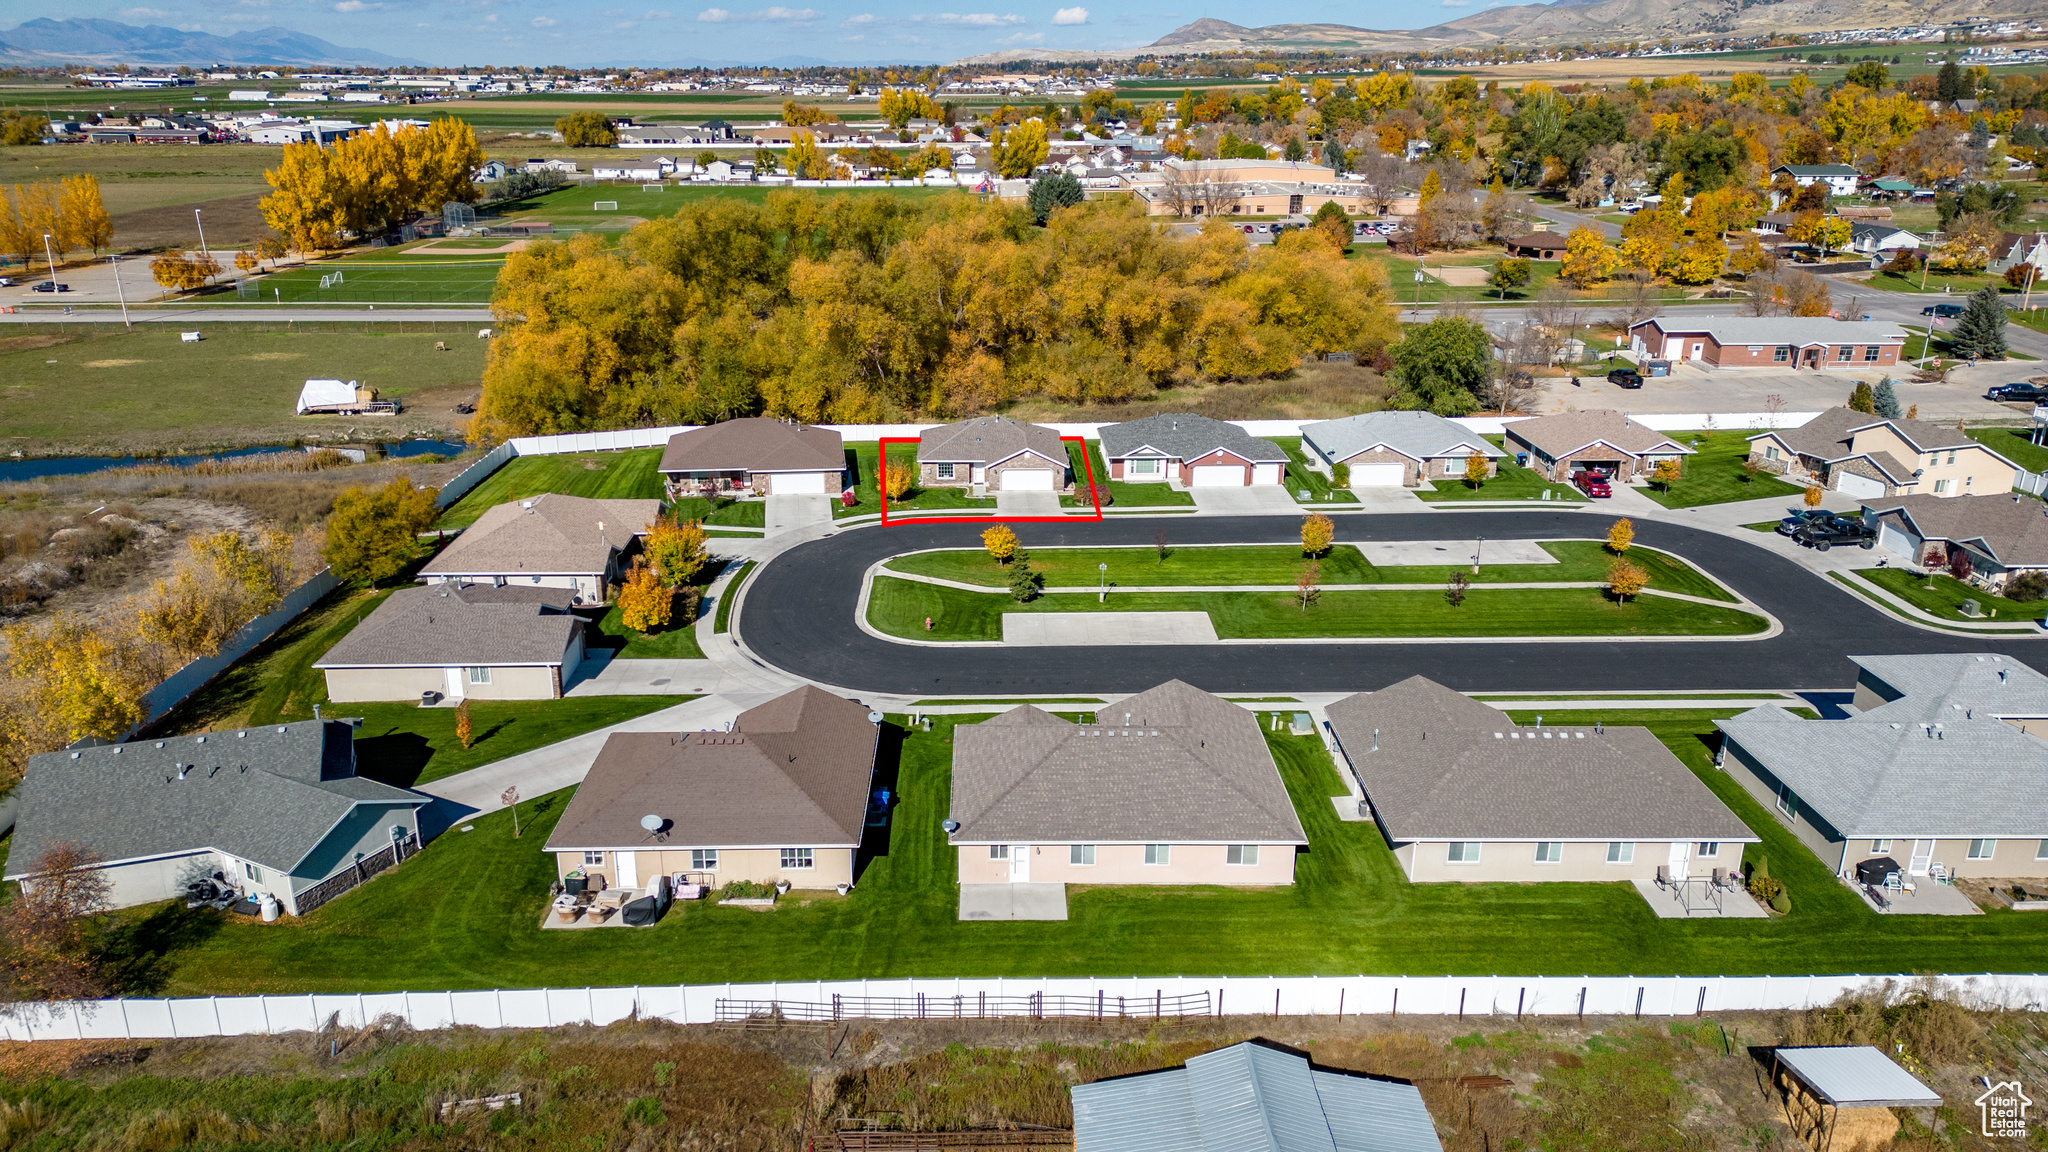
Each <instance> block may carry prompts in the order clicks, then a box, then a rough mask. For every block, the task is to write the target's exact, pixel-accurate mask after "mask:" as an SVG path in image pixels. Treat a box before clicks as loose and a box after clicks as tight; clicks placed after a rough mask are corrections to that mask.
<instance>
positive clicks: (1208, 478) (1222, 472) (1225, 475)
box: [1192, 464, 1244, 488]
mask: <svg viewBox="0 0 2048 1152" xmlns="http://www.w3.org/2000/svg"><path fill="white" fill-rule="evenodd" d="M1192 486H1193V487H1196V488H1242V487H1244V465H1242V464H1197V465H1195V482H1194V484H1193V485H1192Z"/></svg>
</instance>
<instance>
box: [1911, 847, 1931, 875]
mask: <svg viewBox="0 0 2048 1152" xmlns="http://www.w3.org/2000/svg"><path fill="white" fill-rule="evenodd" d="M1933 862H1934V841H1932V840H1915V841H1913V857H1912V859H1910V860H1908V861H1907V862H1906V875H1908V876H1925V875H1927V869H1928V866H1929V865H1931V864H1932V863H1933Z"/></svg>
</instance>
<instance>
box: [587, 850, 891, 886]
mask: <svg viewBox="0 0 2048 1152" xmlns="http://www.w3.org/2000/svg"><path fill="white" fill-rule="evenodd" d="M790 847H792V848H801V847H804V845H801V844H792V845H790ZM597 855H598V856H600V857H601V858H602V860H603V862H602V863H599V864H585V863H584V862H583V853H581V852H557V853H555V875H556V876H557V877H562V876H567V875H568V874H569V873H571V872H573V871H575V870H576V869H578V868H581V869H582V870H583V873H584V875H586V876H602V877H604V880H605V884H606V886H607V887H613V888H616V887H618V886H619V864H620V861H619V857H620V856H621V855H626V853H619V852H600V853H597ZM630 855H631V856H632V857H633V870H634V873H635V875H634V877H633V880H634V883H633V884H632V885H631V887H635V888H644V887H646V886H647V882H648V880H649V878H651V877H654V876H673V875H675V874H676V873H678V872H704V871H707V870H706V869H702V868H692V867H691V866H690V849H689V848H688V847H684V848H674V847H664V848H662V849H661V850H660V851H636V852H633V853H630ZM709 871H710V872H711V875H712V876H713V877H715V880H714V886H722V885H725V884H730V883H732V882H733V881H735V880H751V881H753V882H755V883H757V884H773V883H775V882H776V881H777V880H787V881H789V886H790V887H792V888H832V887H836V886H837V885H840V884H851V883H853V849H851V848H813V849H812V850H811V866H810V867H809V868H789V869H785V868H783V866H782V849H780V848H720V849H718V867H717V868H716V869H712V870H709Z"/></svg>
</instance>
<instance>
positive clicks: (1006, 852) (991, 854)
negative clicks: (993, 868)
mask: <svg viewBox="0 0 2048 1152" xmlns="http://www.w3.org/2000/svg"><path fill="white" fill-rule="evenodd" d="M988 858H989V859H991V860H1008V859H1009V858H1010V846H1009V845H1008V844H991V845H989V846H988Z"/></svg>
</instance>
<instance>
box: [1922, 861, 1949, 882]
mask: <svg viewBox="0 0 2048 1152" xmlns="http://www.w3.org/2000/svg"><path fill="white" fill-rule="evenodd" d="M1927 874H1928V875H1929V876H1932V877H1934V879H1935V881H1936V882H1937V883H1941V884H1953V883H1955V877H1954V876H1951V875H1949V871H1948V865H1946V864H1939V863H1937V864H1930V865H1928V866H1927Z"/></svg>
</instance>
